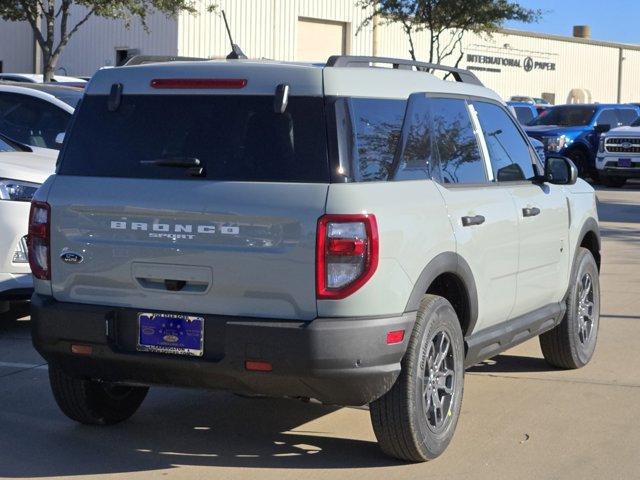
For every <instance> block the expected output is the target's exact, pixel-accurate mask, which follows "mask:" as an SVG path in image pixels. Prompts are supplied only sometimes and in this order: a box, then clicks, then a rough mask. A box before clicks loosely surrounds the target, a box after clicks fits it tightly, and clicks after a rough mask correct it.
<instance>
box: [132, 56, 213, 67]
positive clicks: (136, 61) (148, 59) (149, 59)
mask: <svg viewBox="0 0 640 480" xmlns="http://www.w3.org/2000/svg"><path fill="white" fill-rule="evenodd" d="M205 60H209V59H208V58H201V57H178V56H173V55H134V56H133V57H131V58H129V59H128V60H127V61H126V62H125V63H124V65H123V66H127V67H129V66H131V65H145V64H147V63H164V62H184V61H205Z"/></svg>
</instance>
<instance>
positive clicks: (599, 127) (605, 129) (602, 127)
mask: <svg viewBox="0 0 640 480" xmlns="http://www.w3.org/2000/svg"><path fill="white" fill-rule="evenodd" d="M593 129H594V130H595V132H596V133H598V134H599V133H605V132H608V131H609V130H611V125H609V124H608V123H603V124H600V125H596V126H595V127H593Z"/></svg>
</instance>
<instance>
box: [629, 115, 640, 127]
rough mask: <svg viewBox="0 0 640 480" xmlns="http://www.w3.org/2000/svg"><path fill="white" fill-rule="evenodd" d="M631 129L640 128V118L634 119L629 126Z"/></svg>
mask: <svg viewBox="0 0 640 480" xmlns="http://www.w3.org/2000/svg"><path fill="white" fill-rule="evenodd" d="M631 126H632V127H640V117H638V118H636V120H635V121H634V122H633V123H632V124H631Z"/></svg>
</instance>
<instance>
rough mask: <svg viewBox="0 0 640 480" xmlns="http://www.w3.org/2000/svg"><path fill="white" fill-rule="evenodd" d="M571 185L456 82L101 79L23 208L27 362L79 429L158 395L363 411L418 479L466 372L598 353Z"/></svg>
mask: <svg viewBox="0 0 640 480" xmlns="http://www.w3.org/2000/svg"><path fill="white" fill-rule="evenodd" d="M384 63H388V64H390V65H392V66H394V67H396V68H377V67H374V66H373V65H374V64H375V65H376V66H377V65H379V64H384ZM353 67H357V68H353ZM363 67H364V68H363ZM398 67H401V68H398ZM434 68H440V69H445V70H447V71H450V72H451V73H452V74H453V77H454V78H455V79H456V80H457V82H453V81H442V80H439V79H437V78H436V77H435V76H433V75H431V74H429V73H426V72H425V71H431V69H434ZM150 119H153V121H150ZM576 175H577V172H576V169H575V167H574V166H573V165H572V164H571V162H570V161H569V160H567V159H566V158H562V157H554V156H550V157H549V158H548V159H547V162H546V168H545V169H544V170H542V168H541V166H540V164H539V162H538V158H537V156H536V154H535V152H534V151H533V148H532V147H531V145H530V144H529V142H528V140H527V137H526V135H525V134H524V132H523V131H522V129H521V127H520V126H519V125H518V123H517V122H516V121H515V119H514V118H513V117H512V116H511V114H510V112H509V111H508V109H507V107H506V106H505V105H504V104H503V102H502V101H501V100H500V98H499V97H498V95H496V94H495V93H494V92H493V91H491V90H488V89H486V88H484V87H483V86H482V85H481V84H480V82H479V81H478V79H477V78H476V77H475V76H473V75H472V74H471V73H470V72H467V71H464V70H457V69H451V68H447V67H441V66H436V65H429V64H423V63H417V62H410V61H405V60H396V59H384V58H372V57H332V58H330V59H329V61H328V62H327V64H326V65H324V66H318V65H310V64H309V65H303V64H291V63H279V62H272V61H243V60H229V61H207V62H193V63H191V62H182V63H181V62H176V63H165V64H151V65H144V66H135V67H122V68H113V69H109V70H100V71H99V72H98V73H96V75H95V76H94V77H93V78H92V80H91V81H90V83H89V85H88V87H87V91H86V95H85V97H84V99H83V101H82V103H81V106H80V107H79V111H78V112H77V115H76V117H75V119H74V121H73V124H72V126H71V129H70V133H69V136H68V137H67V139H66V140H65V146H64V147H63V150H62V152H61V159H60V164H59V166H58V170H57V175H54V176H52V177H51V178H50V179H49V180H48V181H47V182H46V183H45V184H44V185H43V186H42V188H41V189H40V190H38V192H37V194H36V198H35V201H34V202H33V203H32V210H31V219H30V227H29V231H30V236H29V253H30V262H31V267H32V269H33V273H34V275H35V277H36V279H37V280H36V281H35V290H36V293H35V294H34V296H33V299H32V322H33V341H34V344H35V346H36V348H37V349H38V351H39V352H40V353H41V354H42V355H43V356H44V358H45V359H46V360H47V361H48V362H49V376H50V380H51V387H52V389H53V393H54V396H55V398H56V401H57V402H58V405H59V406H60V408H61V410H62V411H63V412H64V413H65V414H66V415H67V416H69V417H70V418H72V419H74V420H77V421H79V422H82V423H88V424H112V423H116V422H119V421H122V420H125V419H126V418H128V417H130V416H131V415H133V413H134V412H135V411H136V410H137V409H138V407H139V406H140V404H141V403H142V401H143V399H144V398H145V395H146V394H147V386H148V385H155V384H160V385H182V386H190V387H211V388H219V389H225V390H230V391H234V392H238V393H248V394H262V395H269V396H284V397H295V398H303V399H308V398H310V397H312V398H315V399H318V400H320V401H322V402H325V403H329V404H337V405H363V404H369V408H370V412H371V420H372V423H373V428H374V431H375V435H376V437H377V439H378V441H379V443H380V445H381V447H382V449H383V450H384V451H385V452H386V453H388V454H390V455H392V456H394V457H397V458H400V459H405V460H409V461H424V460H428V459H431V458H434V457H436V456H438V455H439V454H440V453H441V452H442V451H443V450H444V449H445V447H446V446H447V445H448V443H449V441H450V440H451V438H452V436H453V432H454V429H455V427H456V424H457V422H458V417H459V415H460V408H461V403H462V392H463V377H464V368H465V367H468V366H470V365H473V364H476V363H477V362H479V361H481V360H483V359H486V358H488V357H491V356H494V355H496V354H497V353H499V352H501V351H503V350H505V349H507V348H509V347H511V346H513V345H516V344H518V343H520V342H523V341H525V340H527V339H529V338H532V337H535V336H538V335H539V336H540V343H541V346H542V351H543V353H544V356H545V358H546V359H547V361H548V362H549V363H550V364H552V365H555V366H558V367H562V368H577V367H581V366H583V365H585V364H586V363H587V362H588V361H589V360H590V358H591V356H592V355H593V352H594V348H595V344H596V337H597V331H598V323H599V305H600V290H599V283H598V268H599V263H600V239H599V238H600V237H599V233H598V220H597V213H596V205H595V197H594V192H593V189H592V188H591V187H590V186H589V185H588V184H586V183H585V182H583V181H581V180H577V181H576V178H577V177H576ZM505 394H506V395H508V393H505Z"/></svg>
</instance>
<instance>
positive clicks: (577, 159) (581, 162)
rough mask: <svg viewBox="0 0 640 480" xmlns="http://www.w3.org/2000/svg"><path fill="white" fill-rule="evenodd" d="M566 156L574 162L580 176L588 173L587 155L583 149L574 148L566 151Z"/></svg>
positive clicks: (582, 176)
mask: <svg viewBox="0 0 640 480" xmlns="http://www.w3.org/2000/svg"><path fill="white" fill-rule="evenodd" d="M567 157H568V158H569V159H570V160H571V161H572V162H573V163H574V164H575V166H576V168H577V169H578V176H579V177H580V178H586V177H587V176H588V175H589V168H588V162H589V157H588V155H587V154H586V153H585V152H584V151H582V150H579V149H577V148H575V149H573V150H571V151H569V152H567Z"/></svg>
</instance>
